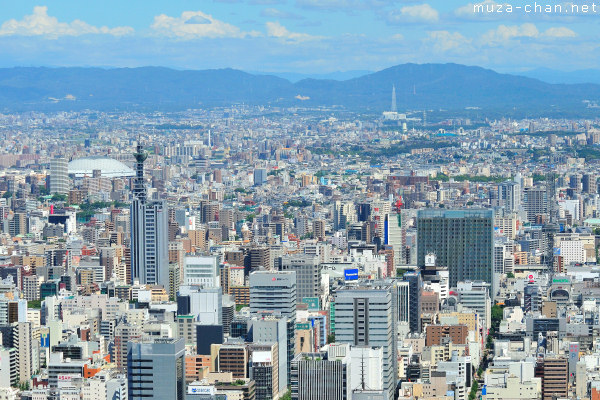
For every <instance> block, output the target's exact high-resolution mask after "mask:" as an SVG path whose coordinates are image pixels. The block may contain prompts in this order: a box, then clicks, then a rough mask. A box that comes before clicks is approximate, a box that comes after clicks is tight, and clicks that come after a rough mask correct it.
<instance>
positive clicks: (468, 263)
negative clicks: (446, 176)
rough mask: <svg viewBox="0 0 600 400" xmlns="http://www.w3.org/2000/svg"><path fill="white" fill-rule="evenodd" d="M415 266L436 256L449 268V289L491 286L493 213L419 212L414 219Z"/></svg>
mask: <svg viewBox="0 0 600 400" xmlns="http://www.w3.org/2000/svg"><path fill="white" fill-rule="evenodd" d="M417 252H418V253H417V254H418V258H417V264H418V266H419V267H421V268H423V267H424V266H425V256H426V255H427V254H430V253H432V254H435V256H436V264H437V265H439V266H444V267H448V273H449V278H450V282H449V283H450V286H451V287H456V284H457V282H461V281H467V280H471V281H477V280H481V281H485V282H488V283H489V284H492V283H493V276H494V213H493V211H492V210H434V209H428V210H420V211H419V213H418V215H417Z"/></svg>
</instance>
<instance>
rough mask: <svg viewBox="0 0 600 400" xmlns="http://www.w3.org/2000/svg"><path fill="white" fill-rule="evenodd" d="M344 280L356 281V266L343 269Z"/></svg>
mask: <svg viewBox="0 0 600 400" xmlns="http://www.w3.org/2000/svg"><path fill="white" fill-rule="evenodd" d="M344 280H347V281H357V280H358V268H349V269H345V270H344Z"/></svg>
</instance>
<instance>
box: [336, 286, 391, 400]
mask: <svg viewBox="0 0 600 400" xmlns="http://www.w3.org/2000/svg"><path fill="white" fill-rule="evenodd" d="M397 300H398V297H397V292H396V288H395V286H394V285H393V284H392V283H391V282H386V281H383V282H368V283H360V284H358V285H356V286H345V287H341V288H339V289H338V290H336V292H335V339H336V342H337V343H348V344H350V345H353V346H369V347H381V348H382V349H383V371H382V374H383V381H384V383H385V387H384V390H385V393H386V394H387V398H388V399H390V400H391V399H393V398H394V392H395V389H396V383H397V371H398V366H397V353H398V350H397V337H396V335H397V321H398V304H397ZM384 321H385V322H384Z"/></svg>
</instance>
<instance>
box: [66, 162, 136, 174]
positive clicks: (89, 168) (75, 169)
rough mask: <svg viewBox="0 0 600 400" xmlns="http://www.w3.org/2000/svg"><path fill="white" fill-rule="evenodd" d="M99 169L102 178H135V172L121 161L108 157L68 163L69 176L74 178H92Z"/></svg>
mask: <svg viewBox="0 0 600 400" xmlns="http://www.w3.org/2000/svg"><path fill="white" fill-rule="evenodd" d="M97 169H99V170H100V171H101V174H102V177H105V178H123V177H130V176H135V171H134V170H133V169H131V168H129V167H128V166H127V165H125V164H123V163H122V162H121V161H117V160H113V159H112V158H108V157H83V158H78V159H77V160H73V161H71V162H70V163H69V174H74V175H75V176H76V177H83V176H90V177H91V176H92V175H93V172H94V170H97Z"/></svg>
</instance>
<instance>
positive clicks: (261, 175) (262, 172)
mask: <svg viewBox="0 0 600 400" xmlns="http://www.w3.org/2000/svg"><path fill="white" fill-rule="evenodd" d="M265 183H267V170H266V169H265V168H256V169H255V170H254V186H260V185H264V184H265Z"/></svg>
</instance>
